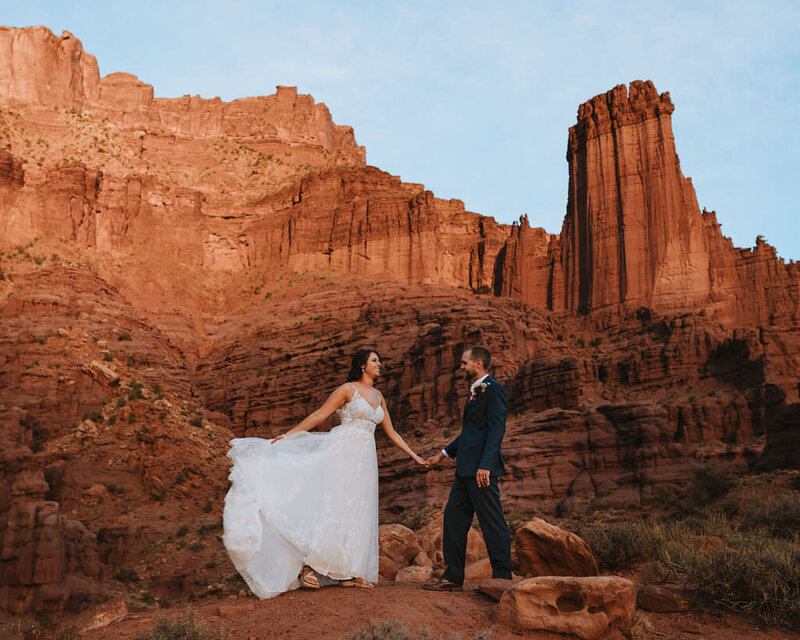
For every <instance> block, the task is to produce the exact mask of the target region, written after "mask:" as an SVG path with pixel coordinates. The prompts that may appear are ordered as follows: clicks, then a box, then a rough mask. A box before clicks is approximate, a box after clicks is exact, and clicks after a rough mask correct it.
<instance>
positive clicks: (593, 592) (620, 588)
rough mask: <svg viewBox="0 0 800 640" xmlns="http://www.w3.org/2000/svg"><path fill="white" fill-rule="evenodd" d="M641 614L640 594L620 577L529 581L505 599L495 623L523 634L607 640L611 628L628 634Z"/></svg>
mask: <svg viewBox="0 0 800 640" xmlns="http://www.w3.org/2000/svg"><path fill="white" fill-rule="evenodd" d="M635 609H636V589H635V587H634V585H633V583H632V582H631V581H630V580H626V579H625V578H619V577H616V576H603V577H591V578H566V577H556V576H550V577H541V578H529V579H527V580H522V581H521V582H518V583H517V584H515V585H514V586H513V587H512V588H511V589H509V590H507V591H506V592H505V593H503V595H502V597H501V598H500V602H499V603H498V604H497V609H496V610H495V620H497V621H498V622H501V623H503V624H508V625H509V626H511V627H512V628H514V629H517V630H518V631H553V632H556V633H571V634H574V635H576V636H578V637H579V638H583V639H584V640H594V639H595V638H600V637H603V634H605V633H606V631H607V630H608V629H609V627H621V628H626V627H628V626H630V623H631V621H632V620H633V613H634V611H635Z"/></svg>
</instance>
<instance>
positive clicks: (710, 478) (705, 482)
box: [691, 465, 736, 505]
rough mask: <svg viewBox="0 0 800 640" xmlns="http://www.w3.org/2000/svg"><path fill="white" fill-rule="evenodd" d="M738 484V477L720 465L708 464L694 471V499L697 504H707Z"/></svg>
mask: <svg viewBox="0 0 800 640" xmlns="http://www.w3.org/2000/svg"><path fill="white" fill-rule="evenodd" d="M734 486H736V478H734V477H733V476H732V475H731V474H730V473H728V472H727V471H723V470H722V469H720V468H719V467H715V466H713V465H707V466H704V467H700V468H699V469H697V470H695V472H694V482H693V483H692V492H691V493H692V499H693V501H694V502H695V503H696V504H699V505H706V504H709V503H711V502H713V501H714V500H717V499H718V498H722V497H724V496H726V495H728V493H730V490H731V489H733V487H734Z"/></svg>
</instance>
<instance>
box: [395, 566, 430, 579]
mask: <svg viewBox="0 0 800 640" xmlns="http://www.w3.org/2000/svg"><path fill="white" fill-rule="evenodd" d="M432 578H433V568H432V567H417V566H414V565H412V566H410V567H404V568H403V569H400V570H399V571H398V572H397V575H396V576H395V577H394V581H395V582H406V583H409V582H410V583H421V582H428V580H431V579H432Z"/></svg>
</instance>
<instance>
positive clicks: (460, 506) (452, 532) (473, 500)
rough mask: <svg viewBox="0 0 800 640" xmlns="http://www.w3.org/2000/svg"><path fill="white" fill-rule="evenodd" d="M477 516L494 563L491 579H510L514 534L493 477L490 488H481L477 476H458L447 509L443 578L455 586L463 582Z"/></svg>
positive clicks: (443, 541)
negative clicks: (471, 529) (470, 540)
mask: <svg viewBox="0 0 800 640" xmlns="http://www.w3.org/2000/svg"><path fill="white" fill-rule="evenodd" d="M476 514H477V516H478V524H479V525H480V527H481V532H482V533H483V540H484V542H486V550H487V551H488V552H489V561H490V562H491V563H492V577H493V578H506V579H510V578H511V533H510V532H509V530H508V525H507V524H506V519H505V516H504V515H503V508H502V507H501V506H500V490H499V489H498V487H497V478H495V477H494V476H493V477H492V478H491V480H490V483H489V486H488V487H482V488H481V487H478V482H477V480H476V479H475V476H472V477H463V476H458V475H457V476H456V479H455V481H454V482H453V487H452V489H450V498H449V499H448V500H447V506H446V507H445V508H444V533H443V536H442V547H443V551H444V561H445V564H446V565H447V569H446V570H445V572H444V575H443V576H442V577H443V578H444V579H445V580H449V581H450V582H455V583H456V584H463V583H464V564H465V562H466V557H467V536H468V535H469V528H470V525H471V524H472V518H473V515H476Z"/></svg>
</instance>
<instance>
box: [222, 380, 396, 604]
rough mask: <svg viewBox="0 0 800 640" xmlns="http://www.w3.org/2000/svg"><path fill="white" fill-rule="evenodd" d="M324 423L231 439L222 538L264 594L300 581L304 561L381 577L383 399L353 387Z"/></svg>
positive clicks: (342, 574) (326, 570)
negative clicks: (378, 439) (333, 422)
mask: <svg viewBox="0 0 800 640" xmlns="http://www.w3.org/2000/svg"><path fill="white" fill-rule="evenodd" d="M337 414H338V415H339V418H340V420H341V424H339V425H338V426H336V427H334V428H333V429H331V430H330V431H328V432H315V433H312V432H308V431H304V432H300V433H294V434H292V435H289V436H287V437H286V438H284V439H283V440H279V441H278V442H276V443H275V444H270V441H269V440H264V439H262V438H237V439H235V440H231V449H230V451H228V457H229V458H230V459H231V460H233V469H232V470H231V474H230V480H231V482H232V483H233V484H232V486H231V488H230V490H229V491H228V495H227V496H226V497H225V510H224V512H223V524H224V529H225V530H224V535H223V538H222V539H223V543H224V544H225V548H226V549H227V551H228V555H229V556H230V558H231V561H232V562H233V565H234V566H235V567H236V569H237V570H238V571H239V573H240V574H241V575H242V577H243V578H244V579H245V581H246V582H247V584H248V586H249V587H250V589H252V591H253V593H254V594H256V595H257V596H258V597H259V598H272V597H273V596H276V595H278V594H280V593H283V592H284V591H288V590H290V589H296V588H297V587H299V586H300V582H299V580H298V579H297V576H298V573H299V572H300V569H301V568H302V567H303V565H306V564H307V565H309V566H311V567H313V568H314V570H315V571H317V572H318V573H320V574H323V575H326V576H328V577H329V578H332V579H334V580H344V579H347V578H352V577H359V578H363V579H364V580H368V581H370V582H376V581H377V580H378V460H377V456H376V454H375V438H374V432H375V425H376V424H378V423H380V422H382V421H383V417H384V414H383V408H382V407H381V406H380V405H378V406H377V407H373V406H372V405H370V404H369V402H368V401H367V400H366V399H365V398H363V397H362V396H361V395H360V394H359V393H358V391H357V390H355V388H354V394H353V397H352V398H351V399H350V401H349V402H347V403H346V404H345V405H343V406H342V407H341V408H340V409H338V410H337Z"/></svg>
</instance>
